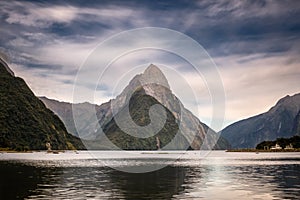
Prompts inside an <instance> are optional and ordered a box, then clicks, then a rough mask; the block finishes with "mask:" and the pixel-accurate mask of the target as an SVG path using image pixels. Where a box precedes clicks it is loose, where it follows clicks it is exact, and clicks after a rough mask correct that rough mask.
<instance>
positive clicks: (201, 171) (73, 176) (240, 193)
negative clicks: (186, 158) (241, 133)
mask: <svg viewBox="0 0 300 200" xmlns="http://www.w3.org/2000/svg"><path fill="white" fill-rule="evenodd" d="M219 159H220V158H219ZM45 162H48V163H47V164H45ZM77 162H84V166H82V165H80V166H78V165H77V164H78V163H75V161H64V162H63V161H53V162H52V161H51V162H50V161H36V162H31V163H27V162H22V161H20V162H7V161H1V162H0V177H1V179H0V199H24V198H26V199H171V198H172V199H187V198H192V199H200V198H201V199H232V198H237V199H255V198H256V199H298V196H299V192H300V179H299V177H300V165H299V164H276V163H275V164H257V163H253V164H242V163H240V162H241V161H232V163H230V164H228V163H227V164H226V163H223V164H220V160H219V161H218V162H217V163H214V160H211V161H210V162H209V163H202V164H199V165H192V166H191V165H187V164H183V163H184V162H182V165H179V166H178V165H176V166H167V167H165V168H163V169H160V170H158V171H154V172H150V173H142V174H132V173H126V172H121V171H118V170H115V169H111V168H108V167H101V166H99V165H98V166H97V165H96V166H93V162H92V161H88V160H82V161H81V160H80V161H77ZM259 162H266V161H259ZM272 162H277V161H272ZM49 163H50V164H49Z"/></svg>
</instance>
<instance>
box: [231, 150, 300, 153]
mask: <svg viewBox="0 0 300 200" xmlns="http://www.w3.org/2000/svg"><path fill="white" fill-rule="evenodd" d="M226 152H237V153H239V152H241V153H242V152H254V153H285V152H287V153H288V152H300V149H276V150H275V149H274V150H263V149H229V150H226Z"/></svg>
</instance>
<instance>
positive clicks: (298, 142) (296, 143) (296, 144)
mask: <svg viewBox="0 0 300 200" xmlns="http://www.w3.org/2000/svg"><path fill="white" fill-rule="evenodd" d="M276 144H278V145H280V146H281V147H282V148H285V147H286V146H287V145H290V144H292V145H293V148H296V149H298V148H300V136H298V135H296V136H293V137H291V138H277V139H276V140H274V141H263V142H261V143H259V144H258V145H257V146H256V149H264V148H265V147H268V149H270V148H271V147H272V146H275V145H276Z"/></svg>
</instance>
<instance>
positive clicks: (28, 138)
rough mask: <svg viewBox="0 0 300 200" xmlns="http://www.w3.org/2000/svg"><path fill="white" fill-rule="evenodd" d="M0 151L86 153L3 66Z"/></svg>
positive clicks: (22, 81) (0, 86)
mask: <svg viewBox="0 0 300 200" xmlns="http://www.w3.org/2000/svg"><path fill="white" fill-rule="evenodd" d="M0 104H1V105H0V147H1V148H9V149H14V150H34V149H36V150H41V149H46V147H45V144H46V142H50V144H51V146H52V148H53V149H84V148H85V147H84V146H83V144H82V143H81V140H80V139H79V138H77V137H74V136H73V135H70V134H68V133H67V131H66V129H65V126H64V124H63V123H62V121H61V120H60V119H59V118H58V117H57V116H56V115H55V114H54V113H53V112H52V111H51V110H49V109H47V108H46V106H45V105H44V104H43V103H42V102H41V101H40V100H39V99H38V98H37V97H35V96H34V94H33V93H32V91H31V90H30V89H29V87H28V86H27V85H26V83H25V82H24V80H23V79H21V78H18V77H14V75H13V73H12V72H11V71H10V70H8V68H7V67H6V66H4V65H3V64H2V63H0Z"/></svg>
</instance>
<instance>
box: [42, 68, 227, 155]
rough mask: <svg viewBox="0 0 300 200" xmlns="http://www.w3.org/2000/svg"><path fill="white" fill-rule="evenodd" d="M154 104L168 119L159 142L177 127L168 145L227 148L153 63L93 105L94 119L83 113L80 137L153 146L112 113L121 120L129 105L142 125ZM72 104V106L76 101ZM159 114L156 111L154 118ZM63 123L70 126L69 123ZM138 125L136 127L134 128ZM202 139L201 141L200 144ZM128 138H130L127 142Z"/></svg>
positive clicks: (152, 141) (103, 143) (151, 140)
mask: <svg viewBox="0 0 300 200" xmlns="http://www.w3.org/2000/svg"><path fill="white" fill-rule="evenodd" d="M42 100H43V99H42ZM43 101H44V100H43ZM140 101H143V102H144V103H143V104H141V103H140ZM44 102H45V103H46V105H48V107H49V108H51V109H52V110H53V111H54V112H56V113H57V114H58V115H59V116H60V117H61V118H62V120H63V121H64V122H65V123H68V121H69V120H68V119H66V118H65V116H64V114H60V113H59V110H58V109H56V108H55V106H51V105H50V104H49V103H47V102H46V101H44ZM154 102H155V103H154ZM154 104H157V105H161V106H162V107H163V108H164V109H165V110H166V115H167V118H166V122H168V124H166V125H165V126H164V127H163V129H164V131H162V132H158V135H157V136H158V137H159V138H161V139H163V138H164V139H163V140H165V141H164V142H162V143H165V144H166V141H170V140H169V139H170V138H172V137H174V136H175V135H174V134H175V132H176V133H177V131H178V130H179V131H180V133H179V135H178V141H176V142H175V143H173V144H172V145H170V146H169V147H168V148H170V149H184V147H185V146H187V144H190V148H192V149H200V148H203V149H210V148H212V147H213V148H216V149H226V148H228V146H229V144H228V143H227V142H226V141H225V140H224V139H223V138H221V139H220V140H219V141H218V142H217V140H218V135H217V133H215V132H214V131H213V130H211V129H209V127H208V126H206V125H204V124H202V123H201V122H200V121H199V119H198V118H197V117H195V116H194V115H193V114H192V113H191V112H190V111H188V110H187V109H185V108H184V106H183V104H182V103H181V102H180V100H179V99H178V98H177V97H176V96H175V95H174V94H173V93H172V91H171V89H170V86H169V84H168V81H167V79H166V77H165V76H164V74H163V73H162V72H161V70H160V69H159V68H158V67H156V66H155V65H150V66H149V67H148V68H147V69H146V70H145V71H144V73H142V74H138V75H136V76H135V77H134V78H133V79H132V80H131V81H130V83H129V85H128V86H127V87H125V89H124V90H123V91H122V93H121V94H120V95H118V96H117V97H116V98H115V99H112V100H111V101H109V102H107V103H104V104H102V105H101V106H95V110H96V115H97V119H98V120H97V122H95V121H92V120H85V119H86V118H88V117H85V118H83V119H84V120H85V121H86V124H85V125H84V124H82V126H79V128H80V129H81V131H84V137H85V138H86V139H89V138H93V139H95V138H96V139H97V144H98V148H102V146H105V148H112V147H111V146H110V147H108V146H109V145H108V144H109V143H110V142H112V141H115V142H113V143H114V144H115V145H116V146H120V147H121V148H125V149H130V145H131V148H133V149H149V148H150V149H153V148H154V147H155V144H156V142H155V139H156V138H155V137H150V138H148V139H141V140H138V139H136V138H131V137H130V136H128V134H126V133H125V132H126V131H125V132H124V131H122V130H121V129H120V127H119V126H118V124H117V123H116V117H117V118H119V119H120V118H121V119H120V120H121V121H122V120H123V121H124V120H125V118H124V117H128V116H127V115H126V112H125V109H126V107H129V108H130V109H129V112H130V116H129V117H130V118H132V120H133V121H134V122H135V124H139V122H140V120H141V119H143V120H144V122H146V121H148V123H146V124H144V125H143V126H146V125H148V124H149V123H150V122H151V120H150V118H149V112H144V111H149V110H150V107H151V106H153V105H154ZM137 105H139V106H137ZM74 106H75V107H76V106H78V105H74ZM112 106H113V108H112ZM142 111H143V112H142ZM64 112H66V111H64ZM76 112H78V109H76ZM79 113H80V112H79ZM121 113H122V114H121ZM132 113H135V114H132ZM156 114H157V113H156ZM154 115H155V113H154ZM120 116H122V117H123V118H122V117H120ZM159 117H160V116H159V115H156V118H159ZM127 124H128V122H127ZM142 124H143V123H142ZM97 125H100V126H101V129H102V130H104V133H105V134H106V136H107V137H103V133H102V132H101V131H97V129H99V128H97ZM66 126H67V127H70V126H69V125H66ZM72 126H73V125H71V127H72ZM139 126H141V125H139ZM176 127H177V128H176ZM72 129H73V128H70V129H69V130H70V131H71V130H72ZM138 129H139V128H137V129H136V130H138ZM95 130H96V131H95ZM141 130H142V129H141ZM175 130H176V131H175ZM131 131H133V132H134V130H133V129H131ZM71 132H72V131H71ZM73 132H74V131H73ZM86 133H89V134H86ZM107 138H109V140H110V142H109V141H106V139H107ZM121 138H122V139H121ZM205 138H206V140H205ZM204 140H205V145H202V144H203V142H204ZM124 141H127V143H126V144H125V142H124ZM129 141H131V143H130V142H129ZM133 141H135V142H133ZM137 144H139V145H137ZM150 144H151V145H150ZM175 144H176V145H177V146H176V145H175ZM215 144H216V145H215ZM153 145H154V146H153ZM214 145H215V146H214ZM171 146H172V147H171ZM95 148H97V147H95Z"/></svg>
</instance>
